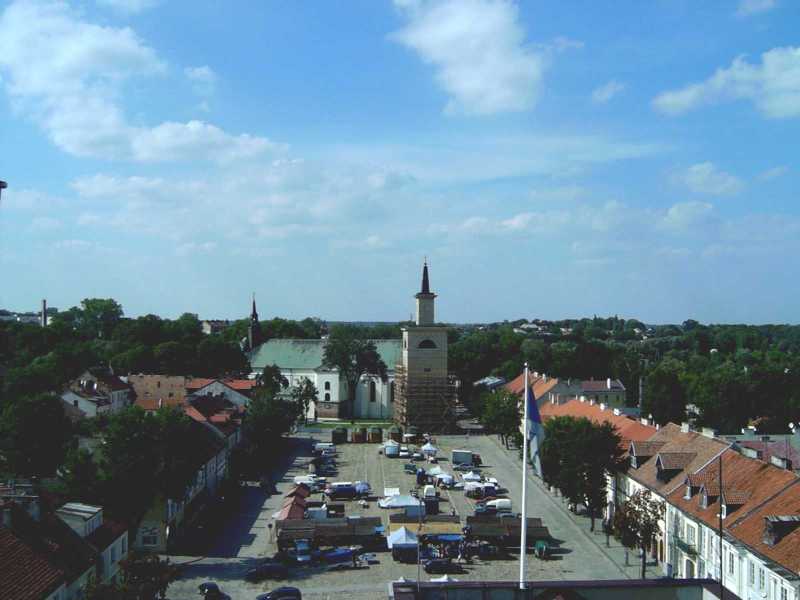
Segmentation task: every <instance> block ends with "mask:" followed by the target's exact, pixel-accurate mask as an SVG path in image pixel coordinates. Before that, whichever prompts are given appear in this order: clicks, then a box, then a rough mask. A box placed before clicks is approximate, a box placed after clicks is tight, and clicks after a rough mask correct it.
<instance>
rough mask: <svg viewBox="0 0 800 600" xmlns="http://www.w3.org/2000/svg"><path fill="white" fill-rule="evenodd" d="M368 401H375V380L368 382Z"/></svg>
mask: <svg viewBox="0 0 800 600" xmlns="http://www.w3.org/2000/svg"><path fill="white" fill-rule="evenodd" d="M369 401H370V402H375V381H370V382H369Z"/></svg>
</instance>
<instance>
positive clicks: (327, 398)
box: [325, 394, 331, 402]
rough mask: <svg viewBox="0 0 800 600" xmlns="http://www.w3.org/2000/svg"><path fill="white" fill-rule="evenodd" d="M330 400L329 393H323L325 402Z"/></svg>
mask: <svg viewBox="0 0 800 600" xmlns="http://www.w3.org/2000/svg"><path fill="white" fill-rule="evenodd" d="M330 401H331V395H330V394H325V402H330Z"/></svg>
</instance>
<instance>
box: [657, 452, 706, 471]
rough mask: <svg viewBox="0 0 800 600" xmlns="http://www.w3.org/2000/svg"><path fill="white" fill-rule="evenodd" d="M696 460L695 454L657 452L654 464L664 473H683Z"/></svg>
mask: <svg viewBox="0 0 800 600" xmlns="http://www.w3.org/2000/svg"><path fill="white" fill-rule="evenodd" d="M695 458H697V452H659V453H658V456H656V464H657V465H659V464H660V465H661V468H662V469H664V470H666V471H683V470H684V469H685V468H686V467H688V466H689V465H690V464H692V461H693V460H694V459H695Z"/></svg>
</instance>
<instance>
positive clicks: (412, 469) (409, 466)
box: [403, 462, 417, 475]
mask: <svg viewBox="0 0 800 600" xmlns="http://www.w3.org/2000/svg"><path fill="white" fill-rule="evenodd" d="M403 470H404V471H405V472H406V473H410V474H411V475H416V474H417V465H415V464H414V463H413V462H411V463H406V464H404V465H403Z"/></svg>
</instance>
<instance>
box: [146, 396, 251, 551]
mask: <svg viewBox="0 0 800 600" xmlns="http://www.w3.org/2000/svg"><path fill="white" fill-rule="evenodd" d="M182 408H183V410H184V412H185V413H186V415H187V416H188V417H189V418H191V419H192V423H193V431H194V433H195V436H196V443H194V444H193V448H194V449H195V451H196V456H197V464H198V468H197V471H196V472H195V476H194V478H193V479H192V481H190V482H188V483H187V485H186V488H185V490H184V493H183V495H182V496H181V497H180V498H157V499H156V500H155V501H154V503H153V504H152V505H151V507H150V509H149V510H148V511H147V513H146V514H145V515H144V517H143V518H142V520H141V522H140V524H139V528H138V530H137V533H136V538H135V540H134V547H135V548H137V549H141V550H148V551H152V552H165V551H168V550H169V549H170V548H171V547H172V546H173V545H174V544H175V543H176V542H177V541H179V540H180V539H181V538H182V536H183V535H184V534H185V532H186V531H187V529H188V528H189V527H191V525H193V524H194V523H195V522H196V521H198V520H199V519H200V518H201V516H202V513H203V512H204V511H205V510H206V509H207V508H208V507H209V506H210V505H211V503H213V502H214V501H215V500H216V498H217V496H218V494H219V491H220V486H221V485H222V483H223V482H224V481H225V480H226V478H227V477H228V471H229V465H230V455H231V452H232V451H233V450H234V449H235V448H236V446H238V445H239V444H240V443H241V441H242V434H241V414H242V409H241V408H240V407H238V406H236V405H234V404H232V403H230V402H228V401H227V400H226V399H225V398H224V397H223V396H214V395H207V396H198V397H190V398H188V400H187V402H186V403H185V404H184V405H183V407H182Z"/></svg>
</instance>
